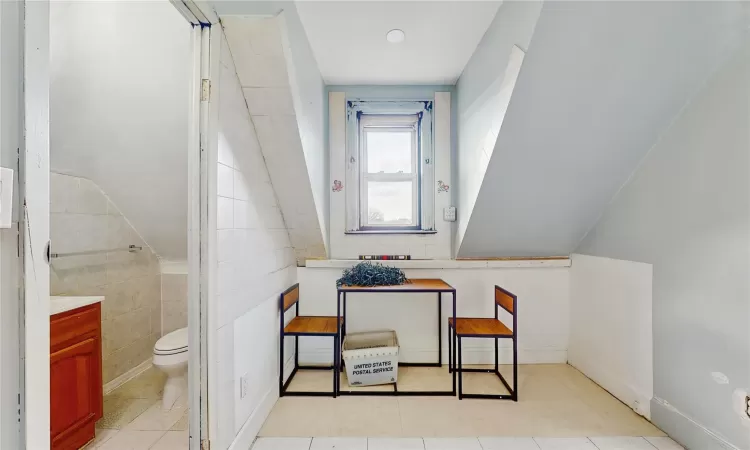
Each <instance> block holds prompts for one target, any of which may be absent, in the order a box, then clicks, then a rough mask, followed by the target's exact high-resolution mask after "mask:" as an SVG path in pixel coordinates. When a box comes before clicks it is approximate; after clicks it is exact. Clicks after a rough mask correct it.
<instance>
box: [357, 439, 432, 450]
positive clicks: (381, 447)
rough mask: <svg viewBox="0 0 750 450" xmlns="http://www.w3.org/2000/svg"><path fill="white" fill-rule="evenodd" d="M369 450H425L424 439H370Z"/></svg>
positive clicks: (368, 440)
mask: <svg viewBox="0 0 750 450" xmlns="http://www.w3.org/2000/svg"><path fill="white" fill-rule="evenodd" d="M367 450H424V441H422V438H368V439H367Z"/></svg>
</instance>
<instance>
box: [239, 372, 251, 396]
mask: <svg viewBox="0 0 750 450" xmlns="http://www.w3.org/2000/svg"><path fill="white" fill-rule="evenodd" d="M248 387H249V380H248V375H247V374H245V375H242V376H241V377H240V398H245V397H246V396H247V390H248Z"/></svg>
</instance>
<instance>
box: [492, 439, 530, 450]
mask: <svg viewBox="0 0 750 450" xmlns="http://www.w3.org/2000/svg"><path fill="white" fill-rule="evenodd" d="M479 443H480V444H481V445H482V450H539V446H538V445H536V442H534V439H533V438H516V437H480V438H479Z"/></svg>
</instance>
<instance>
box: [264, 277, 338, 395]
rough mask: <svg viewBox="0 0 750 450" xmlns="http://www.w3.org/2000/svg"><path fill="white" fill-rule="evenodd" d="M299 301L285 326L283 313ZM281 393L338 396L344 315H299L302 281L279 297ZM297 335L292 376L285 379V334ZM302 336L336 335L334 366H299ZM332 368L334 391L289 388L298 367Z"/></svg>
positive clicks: (334, 336) (312, 368)
mask: <svg viewBox="0 0 750 450" xmlns="http://www.w3.org/2000/svg"><path fill="white" fill-rule="evenodd" d="M295 305H296V309H295V315H296V316H295V317H294V318H293V319H292V320H291V321H290V322H289V324H288V325H286V326H284V322H285V321H284V313H286V312H287V311H288V310H289V309H290V308H291V307H292V306H295ZM279 309H280V313H279V315H280V316H281V317H280V319H279V322H280V323H279V336H280V337H279V341H280V344H279V359H280V362H279V397H283V396H285V395H287V396H291V395H296V396H329V395H332V396H333V397H334V398H336V395H337V394H338V391H339V382H340V381H339V357H338V355H339V348H340V346H341V327H342V325H343V324H344V318H343V317H341V318H337V317H336V316H300V315H299V283H298V284H295V285H294V286H292V287H290V288H289V289H287V290H286V291H284V292H283V293H282V294H281V296H280V297H279ZM286 336H294V369H293V370H292V373H291V374H290V375H289V379H287V380H286V382H284V338H285V337H286ZM300 336H330V337H332V338H333V365H332V366H300V365H299V337H300ZM299 369H302V370H332V371H333V390H332V391H331V392H315V391H287V388H288V387H289V384H290V383H291V382H292V379H293V378H294V375H295V374H296V373H297V370H299Z"/></svg>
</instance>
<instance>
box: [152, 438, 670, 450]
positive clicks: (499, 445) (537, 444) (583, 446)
mask: <svg viewBox="0 0 750 450" xmlns="http://www.w3.org/2000/svg"><path fill="white" fill-rule="evenodd" d="M152 448H156V447H152ZM160 448H161V447H160ZM164 448H167V447H164ZM252 450H682V447H681V446H680V445H679V444H677V443H676V442H674V441H673V440H672V439H670V438H668V437H633V436H625V437H592V438H586V437H580V438H576V437H565V438H530V437H527V438H514V437H480V438H352V437H337V438H283V437H281V438H273V437H265V438H264V437H261V438H258V439H257V440H256V441H255V444H254V445H253V447H252Z"/></svg>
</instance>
